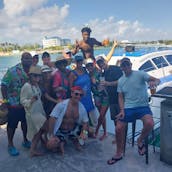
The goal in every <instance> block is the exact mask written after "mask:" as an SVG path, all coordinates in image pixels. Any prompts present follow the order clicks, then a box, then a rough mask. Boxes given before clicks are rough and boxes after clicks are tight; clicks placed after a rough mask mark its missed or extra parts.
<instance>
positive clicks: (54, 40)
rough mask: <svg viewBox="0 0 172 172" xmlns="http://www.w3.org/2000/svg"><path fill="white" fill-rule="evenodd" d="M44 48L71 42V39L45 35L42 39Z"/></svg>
mask: <svg viewBox="0 0 172 172" xmlns="http://www.w3.org/2000/svg"><path fill="white" fill-rule="evenodd" d="M42 44H43V48H49V47H56V46H63V45H69V44H71V40H70V39H61V38H60V37H57V36H56V37H44V38H43V40H42Z"/></svg>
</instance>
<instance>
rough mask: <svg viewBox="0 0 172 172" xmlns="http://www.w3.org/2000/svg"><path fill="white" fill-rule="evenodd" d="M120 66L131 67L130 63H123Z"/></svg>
mask: <svg viewBox="0 0 172 172" xmlns="http://www.w3.org/2000/svg"><path fill="white" fill-rule="evenodd" d="M120 66H121V67H128V66H131V63H130V62H123V63H122V64H121V65H120Z"/></svg>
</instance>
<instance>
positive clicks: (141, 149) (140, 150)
mask: <svg viewBox="0 0 172 172" xmlns="http://www.w3.org/2000/svg"><path fill="white" fill-rule="evenodd" d="M143 149H144V152H142V151H143ZM138 153H139V155H140V156H143V155H145V153H146V147H145V144H144V143H143V144H142V146H139V145H138Z"/></svg>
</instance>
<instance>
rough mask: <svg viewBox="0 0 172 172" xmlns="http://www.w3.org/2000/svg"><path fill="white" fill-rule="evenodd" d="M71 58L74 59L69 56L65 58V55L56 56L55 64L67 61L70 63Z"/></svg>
mask: <svg viewBox="0 0 172 172" xmlns="http://www.w3.org/2000/svg"><path fill="white" fill-rule="evenodd" d="M71 60H72V59H71V58H68V59H67V58H65V57H63V56H59V57H57V58H56V61H55V64H58V63H62V62H67V65H69V64H70V62H71Z"/></svg>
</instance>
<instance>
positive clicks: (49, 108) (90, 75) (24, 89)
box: [1, 27, 160, 165]
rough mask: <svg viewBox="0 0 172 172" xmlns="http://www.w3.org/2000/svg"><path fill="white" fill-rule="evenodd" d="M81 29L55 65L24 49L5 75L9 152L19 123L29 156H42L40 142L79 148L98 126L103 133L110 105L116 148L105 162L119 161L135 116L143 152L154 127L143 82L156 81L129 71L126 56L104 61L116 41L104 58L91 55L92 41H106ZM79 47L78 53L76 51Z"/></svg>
mask: <svg viewBox="0 0 172 172" xmlns="http://www.w3.org/2000/svg"><path fill="white" fill-rule="evenodd" d="M81 32H82V36H83V40H81V41H76V44H75V48H74V49H73V50H68V51H66V50H65V51H64V52H63V54H62V56H61V57H58V58H57V59H56V61H55V62H54V63H53V62H51V58H50V54H49V53H48V52H44V53H43V54H42V61H43V66H39V65H38V61H39V56H38V55H35V56H33V57H32V56H31V54H30V53H28V52H25V53H23V54H22V57H21V63H20V64H17V65H16V66H14V67H11V68H10V69H8V71H7V73H6V74H5V75H4V77H3V79H2V81H1V91H2V96H3V98H4V99H6V100H7V102H8V103H7V106H8V110H9V112H8V124H7V136H8V152H9V154H10V155H12V156H16V155H19V151H18V150H17V148H16V147H15V146H14V143H13V137H14V134H15V130H16V128H17V126H18V122H19V121H20V122H21V128H22V131H23V142H22V145H23V146H24V147H25V148H29V149H30V155H31V156H39V155H42V153H41V152H39V151H38V149H37V146H38V143H39V142H41V143H42V144H43V145H44V146H45V147H46V148H47V149H49V150H51V151H56V150H57V149H58V150H60V152H61V153H62V154H64V146H65V143H66V141H67V140H68V139H70V140H71V141H72V142H73V144H74V146H75V148H76V149H77V150H81V148H82V145H83V144H84V141H85V139H86V138H87V137H93V138H97V137H98V135H99V129H100V127H101V126H102V128H103V135H102V136H101V137H100V138H99V139H100V140H103V139H105V138H106V137H107V130H106V117H105V115H106V112H107V110H108V108H110V115H111V119H112V120H113V121H114V126H115V133H116V139H115V142H116V146H117V148H116V153H115V154H114V156H113V157H112V158H111V159H109V160H108V161H107V163H108V164H109V165H111V164H114V163H116V162H117V161H119V160H121V159H122V157H123V152H124V140H125V127H126V124H127V123H128V122H132V121H134V120H136V119H141V120H142V121H143V130H142V133H141V135H140V137H139V138H138V140H137V144H138V152H139V154H140V155H144V154H145V145H144V142H143V141H144V138H145V137H146V136H147V135H148V134H149V132H150V131H151V130H152V127H153V118H152V112H151V110H150V108H149V104H148V95H147V83H148V84H150V85H154V84H157V83H159V82H160V81H159V80H158V79H156V78H154V77H152V76H149V75H148V74H147V73H145V72H143V71H133V70H132V64H131V62H130V59H128V58H126V57H124V58H123V59H122V60H121V61H120V64H119V65H108V62H109V60H110V59H111V57H112V55H113V53H114V50H115V48H116V47H117V42H116V41H114V43H113V45H112V48H111V50H110V51H109V53H108V54H107V56H106V57H103V56H98V57H97V58H95V56H94V45H98V46H106V45H107V44H108V41H107V40H105V41H103V42H99V41H97V40H96V39H95V38H91V37H90V33H91V29H90V28H88V27H84V28H83V29H82V30H81ZM79 50H81V52H82V53H83V55H82V56H81V55H77V53H78V51H79ZM72 56H74V57H72ZM72 59H74V61H75V68H74V69H72V70H71V69H70V68H69V67H67V66H69V65H70V63H71V61H72ZM95 107H96V108H95ZM96 109H98V112H99V117H98V118H97V114H96Z"/></svg>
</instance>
